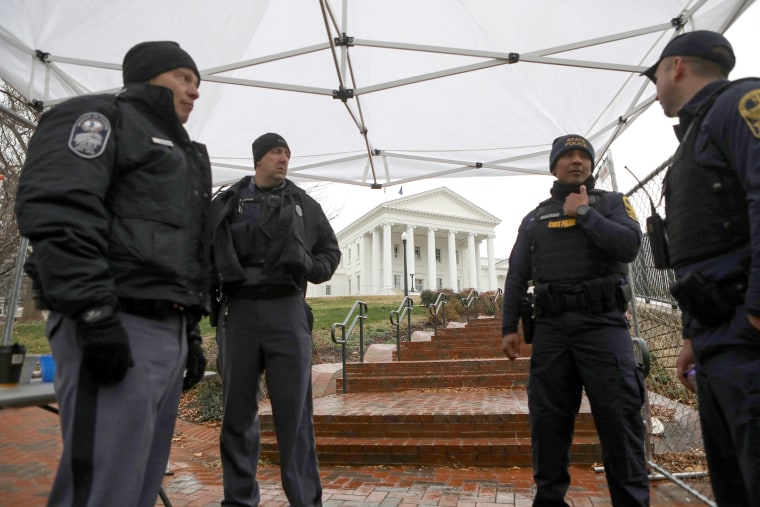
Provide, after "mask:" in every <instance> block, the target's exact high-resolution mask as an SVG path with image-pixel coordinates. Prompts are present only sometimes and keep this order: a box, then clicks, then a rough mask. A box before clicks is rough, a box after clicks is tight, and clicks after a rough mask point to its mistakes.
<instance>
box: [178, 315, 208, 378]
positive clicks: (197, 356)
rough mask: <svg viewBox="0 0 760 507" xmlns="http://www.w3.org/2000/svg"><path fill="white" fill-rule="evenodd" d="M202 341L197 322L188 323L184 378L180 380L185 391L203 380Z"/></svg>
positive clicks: (204, 362)
mask: <svg viewBox="0 0 760 507" xmlns="http://www.w3.org/2000/svg"><path fill="white" fill-rule="evenodd" d="M202 343H203V337H202V336H201V328H200V326H199V325H198V324H197V323H195V324H190V323H188V327H187V362H186V363H185V378H184V379H183V380H182V389H183V390H185V391H187V390H188V389H190V388H191V387H193V386H194V385H195V384H197V383H198V382H200V381H201V380H203V374H204V373H205V372H206V356H205V354H204V353H203V347H202V346H201V344H202Z"/></svg>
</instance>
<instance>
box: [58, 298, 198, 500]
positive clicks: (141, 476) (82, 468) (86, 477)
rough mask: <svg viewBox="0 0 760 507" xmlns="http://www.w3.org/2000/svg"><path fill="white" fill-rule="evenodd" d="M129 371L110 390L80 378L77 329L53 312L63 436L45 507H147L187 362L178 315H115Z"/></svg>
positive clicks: (164, 459) (161, 469)
mask: <svg viewBox="0 0 760 507" xmlns="http://www.w3.org/2000/svg"><path fill="white" fill-rule="evenodd" d="M119 317H120V319H121V322H122V324H123V325H124V328H125V329H126V331H127V334H128V336H129V343H130V346H131V348H132V357H133V359H134V366H133V367H132V368H130V369H129V371H128V372H127V375H126V376H125V377H124V379H123V380H122V381H121V382H119V383H118V384H115V385H110V386H107V387H101V386H97V385H92V383H91V382H90V380H89V378H88V376H87V375H81V374H80V364H81V361H80V359H81V354H80V349H79V346H78V344H77V336H76V323H75V322H74V321H73V320H71V319H70V318H68V317H65V316H63V315H62V314H60V313H55V312H51V314H50V316H49V318H48V322H47V336H48V339H49V340H50V347H51V349H52V352H53V357H54V359H55V363H56V374H55V391H56V397H57V398H58V405H59V409H60V418H61V432H62V436H63V454H62V456H61V460H60V463H59V466H58V472H57V474H56V478H55V482H54V483H53V489H52V491H51V493H50V497H49V500H48V505H49V506H61V507H63V506H67V507H70V506H80V505H81V506H93V507H102V506H104V505H108V506H113V507H118V506H125V507H135V506H140V507H142V506H145V507H148V506H151V507H152V506H153V505H155V503H156V499H157V497H158V491H159V489H160V487H161V481H162V480H163V476H164V473H165V472H166V465H167V463H168V460H169V451H170V449H171V440H172V435H173V432H174V425H175V422H176V419H177V410H178V405H179V397H180V394H181V392H182V377H183V375H184V369H185V360H186V357H187V340H186V336H185V324H184V319H183V317H182V316H181V315H179V314H178V315H176V316H170V317H165V318H162V319H148V318H144V317H140V316H137V315H132V314H128V313H123V312H122V313H120V314H119Z"/></svg>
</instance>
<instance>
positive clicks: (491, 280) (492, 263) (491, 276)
mask: <svg viewBox="0 0 760 507" xmlns="http://www.w3.org/2000/svg"><path fill="white" fill-rule="evenodd" d="M493 240H494V237H493V235H490V236H488V239H486V247H487V248H488V288H487V289H486V290H496V289H498V286H497V285H496V259H495V257H494V253H493Z"/></svg>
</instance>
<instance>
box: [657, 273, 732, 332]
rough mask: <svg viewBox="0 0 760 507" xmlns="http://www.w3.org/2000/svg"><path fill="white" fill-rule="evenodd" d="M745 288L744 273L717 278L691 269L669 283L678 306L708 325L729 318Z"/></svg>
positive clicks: (725, 320) (713, 324) (719, 322)
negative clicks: (714, 278) (721, 278)
mask: <svg viewBox="0 0 760 507" xmlns="http://www.w3.org/2000/svg"><path fill="white" fill-rule="evenodd" d="M746 290H747V280H746V275H745V274H744V273H743V272H742V273H737V274H735V275H732V276H729V277H727V278H725V279H723V280H719V281H716V280H713V279H711V278H709V277H706V276H704V275H703V274H702V273H700V272H699V271H692V272H691V273H688V274H687V275H685V276H683V277H682V278H681V279H679V280H677V281H676V282H675V283H673V284H671V285H670V293H671V294H672V295H673V297H674V298H675V299H676V301H678V305H679V306H680V307H681V309H682V310H684V311H686V312H689V314H691V316H692V317H693V318H695V319H696V320H698V321H699V323H700V324H702V325H704V326H707V327H715V326H718V325H720V324H723V323H724V322H727V321H728V320H730V319H731V317H733V315H734V309H735V308H736V307H737V306H738V305H741V304H742V303H743V302H744V293H745V292H746Z"/></svg>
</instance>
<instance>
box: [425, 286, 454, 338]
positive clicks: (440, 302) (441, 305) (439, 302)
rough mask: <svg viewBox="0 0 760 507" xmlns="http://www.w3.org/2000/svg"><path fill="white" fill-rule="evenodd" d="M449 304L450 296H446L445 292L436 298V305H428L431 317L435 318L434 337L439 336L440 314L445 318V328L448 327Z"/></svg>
mask: <svg viewBox="0 0 760 507" xmlns="http://www.w3.org/2000/svg"><path fill="white" fill-rule="evenodd" d="M448 302H449V296H448V295H446V294H445V293H443V292H440V293H439V294H438V297H437V298H435V303H430V304H429V305H428V311H429V312H430V315H432V316H433V335H437V334H438V312H439V311H440V312H441V315H442V316H443V322H442V323H443V327H446V303H448Z"/></svg>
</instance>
